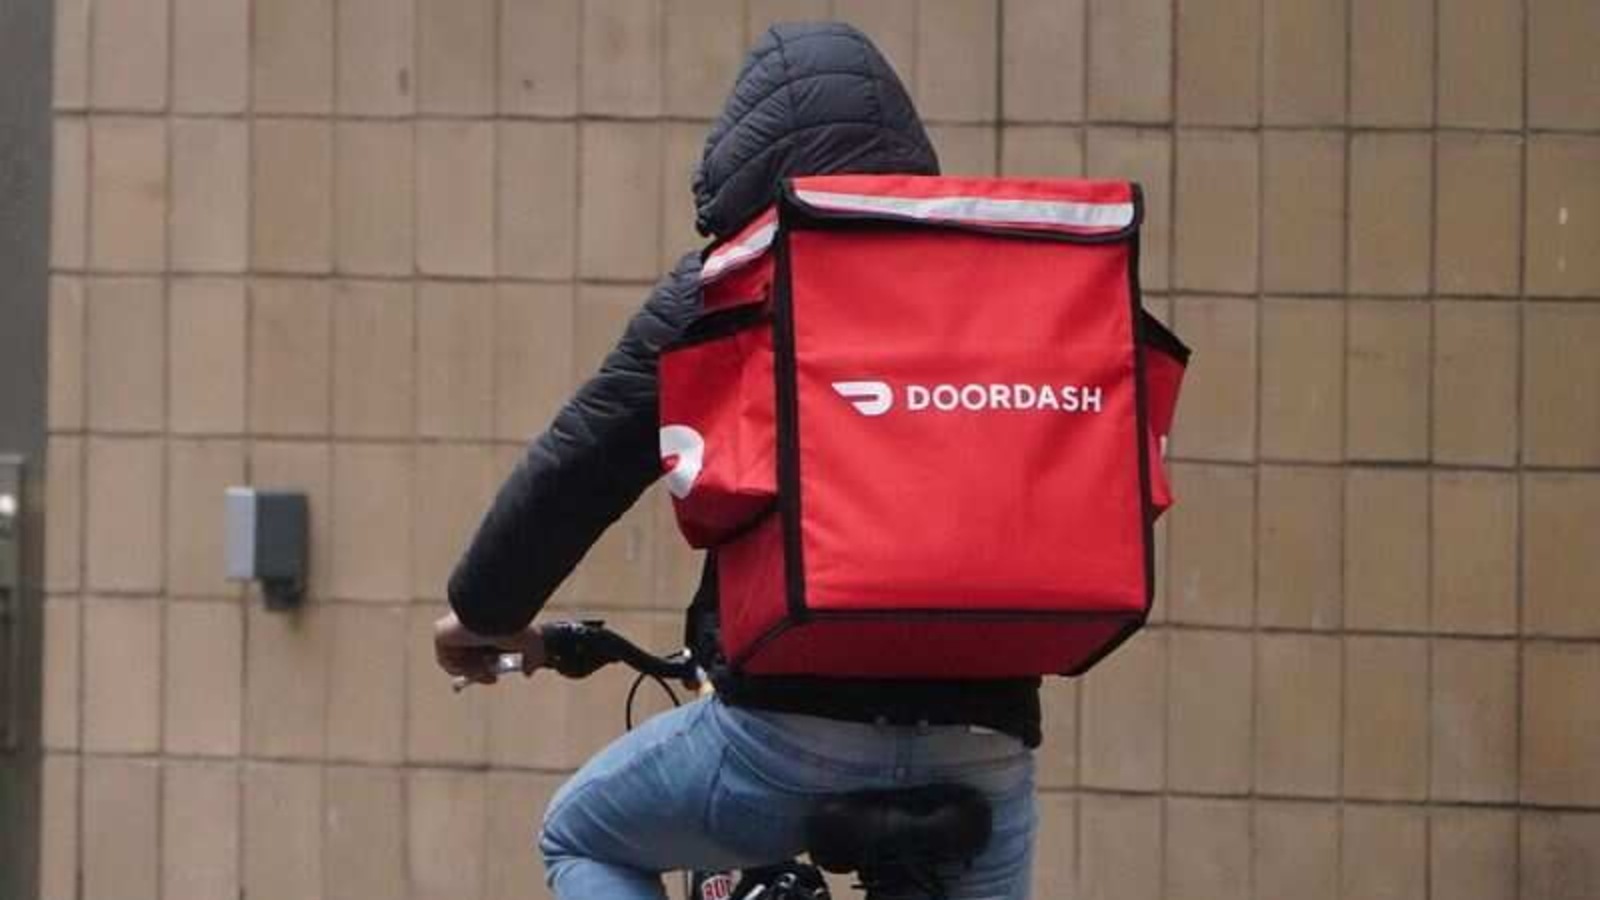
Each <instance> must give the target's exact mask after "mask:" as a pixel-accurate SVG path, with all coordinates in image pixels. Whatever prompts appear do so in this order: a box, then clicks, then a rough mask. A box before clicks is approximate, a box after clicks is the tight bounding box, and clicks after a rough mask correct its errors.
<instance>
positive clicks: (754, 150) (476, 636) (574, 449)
mask: <svg viewBox="0 0 1600 900" xmlns="http://www.w3.org/2000/svg"><path fill="white" fill-rule="evenodd" d="M936 62H937V61H934V60H930V64H936ZM839 173H859V174H887V173H904V174H920V175H937V174H938V173H939V163H938V158H937V155H936V154H935V152H934V148H933V146H932V144H931V143H930V142H929V140H928V137H927V134H926V133H925V131H924V129H923V126H922V123H921V121H920V119H919V118H918V115H917V113H916V110H915V108H914V107H913V105H912V103H911V99H910V97H909V96H908V95H907V93H906V91H905V88H904V87H903V85H902V84H901V82H900V80H899V78H898V77H897V76H896V74H895V72H894V70H893V69H892V67H891V66H890V65H889V63H888V62H887V61H886V60H885V59H884V58H883V56H882V55H881V54H880V53H879V51H878V50H877V48H876V47H875V46H873V44H872V42H871V41H870V40H869V39H868V38H867V37H866V36H865V35H863V34H862V33H860V32H859V31H857V30H856V29H854V28H852V27H850V26H848V25H844V24H841V23H825V24H810V25H780V26H775V27H773V28H771V29H769V30H768V31H767V32H766V33H765V34H764V35H763V36H762V38H761V39H760V40H759V41H758V43H757V44H756V46H755V47H754V49H753V50H752V51H751V53H750V55H749V56H748V58H747V59H746V61H745V62H744V65H743V66H742V68H741V70H740V72H739V74H738V77H737V80H736V82H735V84H734V88H733V92H732V94H731V96H730V97H729V99H728V101H727V103H726V106H725V107H724V109H723V111H722V113H721V115H720V116H719V118H718V119H717V120H716V122H715V123H714V124H713V126H712V128H711V131H710V133H709V134H708V136H707V138H706V143H705V151H704V155H703V158H702V159H701V162H700V164H699V167H698V170H697V172H696V174H695V176H694V184H693V190H694V196H695V201H696V223H695V224H696V227H697V228H698V230H699V231H700V233H702V234H704V235H707V236H709V237H712V238H716V239H721V238H726V237H729V236H731V235H733V234H735V233H737V232H738V231H739V230H740V229H741V228H742V227H743V226H744V225H746V224H747V223H748V222H749V221H751V220H752V219H753V218H754V217H755V216H757V215H759V214H760V213H761V212H762V211H763V210H765V209H766V208H767V207H768V206H770V205H771V204H772V202H773V200H774V199H775V197H776V194H777V191H778V189H779V186H780V183H781V181H782V179H784V178H787V177H792V176H801V175H825V174H839ZM700 261H701V254H700V253H698V252H692V253H688V254H686V255H684V256H683V257H682V259H681V260H680V261H679V262H678V263H677V265H676V267H675V268H674V269H673V270H672V272H671V273H669V274H668V275H666V276H665V277H663V278H662V279H661V281H660V282H659V283H657V285H656V286H655V288H654V290H653V292H652V293H651V294H650V296H649V298H648V299H647V300H646V301H645V303H644V306H643V308H642V309H640V311H639V312H638V313H637V314H636V315H635V316H634V317H633V319H632V320H631V321H630V322H629V324H628V326H627V329H626V332H625V333H624V334H623V336H622V338H621V340H620V342H619V343H618V344H617V346H616V348H615V349H614V350H613V351H612V352H611V353H610V354H609V355H608V356H607V357H606V359H605V361H604V363H603V365H602V366H601V368H600V370H599V372H598V373H597V374H595V375H594V376H593V377H592V378H590V379H589V381H588V382H587V383H586V384H584V385H583V386H582V387H581V388H580V389H579V390H578V391H577V393H576V394H575V395H574V396H573V397H572V398H571V400H570V401H569V402H568V403H567V404H566V405H565V406H564V407H563V408H562V409H561V410H560V412H559V413H558V414H557V416H556V418H555V420H554V422H553V423H552V424H551V425H550V426H549V428H548V429H547V430H546V431H544V432H543V433H542V434H540V435H539V436H538V437H537V438H536V439H535V440H534V441H533V442H532V444H531V445H530V446H529V448H528V450H527V452H526V455H525V457H524V458H523V460H522V461H521V462H520V464H519V465H518V466H517V468H516V470H515V471H514V472H513V473H512V474H511V476H510V477H509V478H508V480H507V481H506V482H505V484H504V485H503V486H502V487H501V488H500V490H499V493H498V495H497V496H496V497H495V499H494V501H493V503H492V505H491V507H490V509H489V510H488V512H487V514H486V515H485V517H484V519H483V521H482V523H481V524H480V525H479V527H478V530H477V532H476V534H475V536H474V537H473V539H472V541H471V543H470V545H469V546H468V548H467V549H466V551H465V553H464V554H463V556H462V558H461V560H460V561H459V562H458V564H457V566H456V568H455V570H454V572H453V573H452V575H451V577H450V581H449V585H448V598H449V602H450V606H451V608H452V613H451V614H450V615H447V616H445V617H444V618H442V619H440V620H439V622H438V623H437V624H436V627H435V646H436V652H437V655H438V659H439V663H440V665H441V666H442V667H443V668H444V669H445V670H446V671H448V672H450V673H451V674H452V675H458V676H466V677H467V678H469V679H472V680H476V681H483V682H492V681H493V680H494V675H493V674H492V671H493V670H492V666H493V665H494V661H495V659H496V657H497V654H498V653H499V652H500V651H502V650H509V651H519V652H522V653H523V654H524V667H525V671H528V672H531V671H532V670H533V669H535V668H537V667H538V665H539V663H540V661H541V660H542V658H543V656H542V644H541V639H540V635H539V630H538V628H537V627H536V626H533V625H531V624H530V623H531V622H532V620H533V618H534V616H535V615H536V613H537V612H538V611H539V609H540V608H541V607H542V606H543V604H544V602H545V600H546V599H547V598H548V597H549V596H550V595H551V594H552V593H553V592H554V591H555V590H556V588H557V587H558V586H559V585H560V583H561V582H562V581H563V580H564V579H565V578H566V577H567V576H568V575H569V574H570V573H571V571H572V570H573V568H574V566H576V565H577V563H578V562H579V560H581V559H582V557H583V556H584V554H585V553H586V552H587V551H588V550H589V548H590V547H591V546H592V545H593V544H594V543H595V542H596V541H597V540H598V539H599V537H600V535H601V533H602V532H603V531H604V530H605V529H606V528H607V527H608V526H610V525H611V524H612V523H613V522H615V521H616V520H617V519H618V518H619V517H620V516H621V515H622V514H623V513H624V512H626V511H627V510H628V508H629V507H631V506H632V505H633V504H634V502H635V501H637V500H638V498H639V497H640V495H641V494H642V493H643V492H644V491H645V489H646V488H648V487H649V486H650V484H651V483H652V482H654V481H655V480H656V479H657V478H658V477H660V475H661V462H660V457H659V455H658V448H657V428H658V424H659V423H658V421H657V360H658V354H659V353H660V351H661V350H662V348H663V347H664V346H666V345H668V344H670V343H671V342H672V341H673V340H674V339H675V338H676V337H678V336H679V335H680V333H681V332H682V331H683V329H684V328H685V327H686V326H687V325H688V324H689V322H690V321H691V320H692V319H693V318H694V317H695V316H696V314H697V313H698V312H699V311H700V290H699V270H700ZM888 539H890V538H889V537H888V536H885V540H888ZM715 564H716V561H715V552H714V551H712V552H711V553H708V558H707V562H706V574H705V576H704V577H703V579H702V582H701V586H700V589H699V590H698V591H697V593H696V596H695V598H694V602H693V604H692V605H691V612H690V623H689V627H688V629H687V631H688V633H689V636H690V646H691V647H692V648H693V649H694V651H695V655H696V657H697V658H699V659H702V660H711V659H712V658H713V654H714V653H715V634H714V611H715V609H716V598H715V591H716V580H715V575H714V567H715ZM710 671H711V674H712V678H713V682H714V684H715V686H716V688H717V693H716V695H715V697H713V698H709V699H702V700H700V701H697V702H694V703H691V704H687V705H685V706H683V707H681V708H679V709H676V710H673V711H671V712H668V713H664V714H662V715H659V716H657V717H655V718H653V719H651V720H650V721H649V722H647V723H645V724H644V725H642V726H640V727H639V728H637V729H635V730H633V731H631V732H629V733H628V734H626V735H624V736H622V737H621V738H620V739H618V740H617V741H615V742H613V743H612V744H611V745H610V746H608V747H607V748H605V749H604V750H602V751H601V752H600V753H599V754H598V755H596V756H595V757H594V758H593V759H591V760H590V761H589V762H588V763H587V764H586V765H584V766H583V767H582V768H581V769H580V770H579V771H578V772H577V773H576V774H575V775H574V776H573V777H572V778H571V779H570V780H569V781H568V782H567V783H566V784H565V785H564V786H563V787H562V788H561V789H560V790H559V791H558V792H557V794H556V795H555V797H554V799H553V800H552V801H551V803H550V806H549V809H548V811H547V813H546V815H545V819H544V823H543V828H542V832H541V837H540V848H541V850H542V852H543V854H544V859H545V865H546V870H547V877H548V880H549V883H550V886H551V888H552V890H553V891H554V892H555V895H556V896H557V897H560V898H565V900H575V898H588V900H593V898H604V900H636V898H637V900H650V898H663V897H665V896H666V895H665V893H664V888H663V887H662V884H661V878H660V874H661V873H662V872H665V871H669V870H676V869H686V868H696V869H733V868H747V867H751V866H756V865H761V864H764V863H772V862H774V861H778V860H782V859H786V858H790V857H793V856H794V855H796V854H798V853H800V852H803V851H804V850H805V849H806V848H805V846H804V835H803V828H802V823H803V821H804V819H805V816H806V814H807V812H808V811H809V810H810V809H811V808H812V807H813V806H814V805H815V804H816V803H817V802H818V801H819V800H820V799H821V798H825V797H828V796H833V795H838V794H840V793H842V792H848V791H858V790H867V789H882V788H896V787H911V786H915V785H922V784H929V783H958V784H966V785H970V786H973V787H975V788H977V789H978V790H980V791H981V792H982V793H983V794H984V796H985V797H986V798H987V800H988V802H989V805H990V807H991V809H992V813H993V832H992V836H991V838H990V840H989V842H988V844H987V846H986V848H985V849H984V850H983V851H982V852H981V854H980V855H978V856H977V857H976V858H975V859H974V860H973V862H972V864H971V866H970V867H969V868H968V869H967V870H966V871H964V872H960V873H952V876H951V878H950V879H949V881H948V883H947V887H946V889H947V891H948V892H949V896H950V897H952V898H978V897H983V898H1007V900H1010V898H1025V897H1027V896H1028V890H1029V877H1030V868H1031V860H1032V855H1033V842H1034V832H1035V828H1036V813H1035V808H1034V788H1033V750H1034V748H1036V747H1037V746H1038V745H1039V743H1040V740H1041V735H1040V713H1039V687H1040V682H1039V679H1037V678H1023V679H1001V680H990V681H973V680H952V681H873V680H861V679H843V678H837V679H836V678H820V677H774V676H766V677H756V676H741V675H736V674H734V673H731V672H728V671H726V670H725V669H721V668H718V667H716V666H714V665H713V666H711V667H710Z"/></svg>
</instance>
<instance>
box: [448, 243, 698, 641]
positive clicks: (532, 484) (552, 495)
mask: <svg viewBox="0 0 1600 900" xmlns="http://www.w3.org/2000/svg"><path fill="white" fill-rule="evenodd" d="M699 268H700V258H699V254H689V255H686V256H685V257H684V258H683V259H682V260H681V261H680V262H679V263H678V265H677V267H676V268H675V269H674V270H673V271H672V273H671V274H669V275H667V276H666V277H665V278H663V279H662V280H661V282H659V283H658V284H657V285H656V287H655V290H654V291H653V292H652V293H651V295H650V297H649V299H647V300H646V301H645V304H644V307H643V308H642V309H640V310H639V312H637V313H635V314H634V317H633V319H632V320H631V321H629V323H628V327H627V330H626V331H625V332H624V333H623V335H622V339H621V340H620V341H619V342H618V343H617V346H616V348H615V349H613V350H612V351H611V353H610V354H609V355H608V356H607V357H606V359H605V362H604V363H603V364H602V365H601V367H600V371H599V372H598V373H597V374H595V375H594V376H593V377H592V378H590V379H589V381H588V382H587V383H585V384H584V385H583V387H581V388H579V389H578V392H577V393H576V394H575V395H574V396H573V397H572V399H570V400H569V401H567V404H566V405H565V406H564V407H563V408H562V409H561V411H560V412H559V413H557V414H556V418H555V421H554V422H552V423H551V424H550V426H549V428H547V429H546V430H545V431H544V433H542V434H540V435H539V436H538V437H537V438H535V439H534V441H533V442H532V443H531V444H530V445H529V446H528V450H527V453H526V454H525V455H524V456H523V458H522V460H521V461H520V462H519V463H518V464H517V467H516V469H515V470H514V471H513V472H512V473H511V475H510V477H509V478H507V480H506V482H505V483H504V484H503V485H501V487H500V491H499V493H498V494H497V495H496V496H495V499H494V502H493V503H492V504H491V505H490V507H489V510H488V512H487V513H486V514H485V516H484V518H483V521H482V522H481V523H480V524H479V526H478V530H477V532H476V534H475V535H474V536H473V538H472V542H471V543H470V544H469V545H468V547H467V549H466V551H465V552H464V553H463V554H462V556H461V559H460V560H459V561H458V562H457V563H456V566H455V570H454V571H453V572H452V573H451V575H450V582H449V585H448V588H447V593H448V596H449V600H450V606H451V608H452V609H453V610H455V613H456V615H457V616H458V617H459V618H460V619H461V622H462V624H464V625H466V626H467V627H468V628H470V629H472V630H473V631H475V632H477V633H479V634H508V633H510V632H514V631H517V630H520V629H521V628H523V627H525V626H526V625H527V624H528V623H529V622H530V621H532V620H533V617H534V615H535V614H537V613H538V611H539V609H540V608H541V607H543V606H544V604H545V601H546V600H547V599H549V597H550V595H551V594H552V593H554V592H555V590H556V588H557V587H559V586H560V585H561V582H562V581H563V580H565V579H566V577H567V576H568V575H569V574H570V573H571V572H572V570H573V568H574V567H575V566H577V564H578V562H579V561H580V560H582V559H583V556H584V554H585V553H587V552H588V551H589V548H590V547H591V546H592V545H593V544H594V543H595V541H596V540H598V539H599V537H600V534H601V533H602V532H603V531H605V529H606V528H607V527H609V526H610V525H611V523H613V522H615V521H616V520H617V519H618V518H620V517H621V516H622V514H623V513H625V512H627V511H628V508H629V507H631V506H632V505H633V504H634V502H635V501H636V500H638V499H639V495H640V494H642V493H643V492H644V490H645V489H646V488H648V487H649V486H650V484H651V483H652V482H654V481H655V480H656V479H657V478H658V477H660V474H661V462H660V451H659V449H658V438H657V429H658V427H659V426H658V423H657V401H656V363H657V359H658V357H659V355H660V352H661V348H662V347H663V346H665V345H667V344H669V343H671V342H672V341H673V340H674V339H675V338H676V337H677V336H678V335H679V334H680V333H682V331H683V329H684V328H685V327H686V326H687V325H688V323H689V321H690V320H691V319H693V318H694V316H695V314H696V313H697V312H698V311H699V308H700V292H699Z"/></svg>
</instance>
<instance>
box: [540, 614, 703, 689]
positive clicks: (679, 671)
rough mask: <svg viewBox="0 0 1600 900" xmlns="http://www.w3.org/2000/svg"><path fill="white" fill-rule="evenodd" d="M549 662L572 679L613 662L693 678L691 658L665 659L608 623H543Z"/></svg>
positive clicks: (647, 671) (652, 672) (660, 674)
mask: <svg viewBox="0 0 1600 900" xmlns="http://www.w3.org/2000/svg"><path fill="white" fill-rule="evenodd" d="M539 635H540V637H541V638H543V640H544V653H545V665H546V666H548V667H549V668H552V669H554V670H556V671H557V672H559V673H561V674H562V675H564V676H566V677H568V678H587V677H589V676H590V675H593V674H594V673H595V672H597V671H599V670H600V669H601V668H603V667H605V666H608V665H610V664H611V663H618V662H620V663H622V664H624V665H626V666H627V667H628V668H630V669H633V670H634V671H636V672H642V673H644V674H646V675H655V676H657V677H660V678H677V679H685V680H692V679H694V678H695V666H694V663H693V662H692V661H690V660H687V659H685V660H670V659H663V658H662V657H659V656H656V655H655V654H653V653H649V652H647V651H645V650H642V649H640V648H639V647H638V646H636V645H635V644H634V643H633V642H632V641H629V640H628V639H627V638H625V637H623V636H622V635H620V634H618V633H616V632H615V631H612V630H611V629H609V628H607V627H605V622H603V621H598V620H590V621H584V622H551V623H549V624H547V625H543V626H540V628H539Z"/></svg>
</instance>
